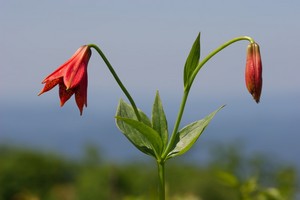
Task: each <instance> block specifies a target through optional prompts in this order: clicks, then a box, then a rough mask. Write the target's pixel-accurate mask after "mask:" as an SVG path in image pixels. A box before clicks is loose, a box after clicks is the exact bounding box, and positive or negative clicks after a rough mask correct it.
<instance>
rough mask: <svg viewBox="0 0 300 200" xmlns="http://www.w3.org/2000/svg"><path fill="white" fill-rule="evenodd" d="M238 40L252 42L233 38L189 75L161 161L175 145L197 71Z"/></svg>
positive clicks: (213, 52)
mask: <svg viewBox="0 0 300 200" xmlns="http://www.w3.org/2000/svg"><path fill="white" fill-rule="evenodd" d="M240 40H248V41H249V42H251V43H253V42H254V40H253V39H252V38H251V37H248V36H241V37H237V38H234V39H232V40H229V41H228V42H226V43H224V44H222V45H221V46H219V47H218V48H216V49H215V50H214V51H212V52H211V53H210V54H208V55H207V56H206V57H205V58H204V59H203V60H202V61H201V62H199V64H198V65H197V67H196V68H195V70H194V72H193V74H192V75H191V77H190V78H189V83H188V84H187V85H186V87H185V88H184V93H183V96H182V100H181V104H180V108H179V111H178V114H177V119H176V122H175V124H174V128H173V132H172V134H171V137H170V140H169V142H168V145H167V147H166V149H165V151H164V152H163V154H162V160H165V159H166V157H167V155H168V153H169V152H170V151H171V150H172V148H173V147H174V143H175V140H176V135H177V132H178V129H179V125H180V122H181V119H182V115H183V111H184V108H185V104H186V101H187V98H188V95H189V92H190V89H191V87H192V84H193V82H194V79H195V78H196V76H197V74H198V72H199V70H200V69H201V68H202V66H203V65H204V64H205V63H206V62H207V61H209V60H210V59H211V58H212V57H213V56H215V55H216V54H217V53H219V52H220V51H221V50H223V49H224V48H226V47H227V46H229V45H231V44H233V43H235V42H238V41H240Z"/></svg>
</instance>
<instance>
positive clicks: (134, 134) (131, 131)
mask: <svg viewBox="0 0 300 200" xmlns="http://www.w3.org/2000/svg"><path fill="white" fill-rule="evenodd" d="M139 113H140V116H141V121H142V122H143V123H144V124H146V125H148V126H151V122H150V120H149V119H148V117H147V116H146V114H145V113H143V112H142V111H141V110H139ZM116 116H117V117H119V118H128V119H132V120H137V117H136V115H135V112H134V109H133V108H132V106H131V105H129V104H127V103H126V102H124V100H123V99H121V100H120V102H119V105H118V108H117V113H116ZM116 125H117V127H118V128H119V130H120V131H121V132H122V133H123V134H124V135H125V136H126V137H127V138H128V140H129V141H130V142H131V143H132V144H133V145H134V146H135V147H136V148H138V149H139V150H140V151H142V152H143V153H145V154H148V155H152V156H155V152H154V151H153V148H152V145H151V143H150V142H149V140H148V139H147V138H146V137H145V136H144V135H143V134H141V133H140V132H139V131H138V130H137V129H135V128H133V127H132V126H131V125H128V124H127V123H125V122H124V121H123V120H120V119H118V118H117V119H116Z"/></svg>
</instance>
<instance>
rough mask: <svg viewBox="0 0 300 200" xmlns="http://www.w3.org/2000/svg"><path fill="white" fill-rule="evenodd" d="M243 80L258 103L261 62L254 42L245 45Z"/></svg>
mask: <svg viewBox="0 0 300 200" xmlns="http://www.w3.org/2000/svg"><path fill="white" fill-rule="evenodd" d="M245 81H246V86H247V89H248V91H249V92H250V94H251V95H252V96H253V98H254V100H255V101H256V103H258V102H259V99H260V94H261V89H262V64H261V56H260V51H259V46H258V44H257V43H255V42H254V43H250V44H249V45H248V47H247V62H246V70H245Z"/></svg>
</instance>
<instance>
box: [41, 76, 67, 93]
mask: <svg viewBox="0 0 300 200" xmlns="http://www.w3.org/2000/svg"><path fill="white" fill-rule="evenodd" d="M62 81H63V80H62V78H57V79H54V80H52V81H47V82H46V85H45V86H44V88H43V89H42V90H41V91H40V93H39V94H38V95H41V94H43V93H44V92H47V91H49V90H51V89H52V88H54V87H55V86H56V85H57V84H59V83H61V82H62Z"/></svg>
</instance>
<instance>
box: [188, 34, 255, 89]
mask: <svg viewBox="0 0 300 200" xmlns="http://www.w3.org/2000/svg"><path fill="white" fill-rule="evenodd" d="M241 40H248V41H249V42H251V43H253V42H254V40H253V39H252V38H251V37H248V36H241V37H236V38H233V39H231V40H229V41H228V42H225V43H224V44H222V45H221V46H219V47H218V48H216V49H215V50H214V51H212V52H211V53H210V54H208V55H207V56H206V57H205V58H204V59H203V60H202V61H201V62H199V64H198V66H197V67H196V69H195V71H194V72H193V74H192V75H191V78H190V79H189V83H188V84H187V88H185V90H188V91H189V90H190V87H191V86H192V84H193V81H194V79H195V78H196V76H197V74H198V72H199V70H200V69H201V68H202V67H203V65H204V64H205V63H206V62H207V61H209V60H210V59H211V58H212V57H213V56H215V55H216V54H217V53H219V52H220V51H222V50H223V49H225V48H226V47H227V46H229V45H231V44H233V43H235V42H238V41H241Z"/></svg>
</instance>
